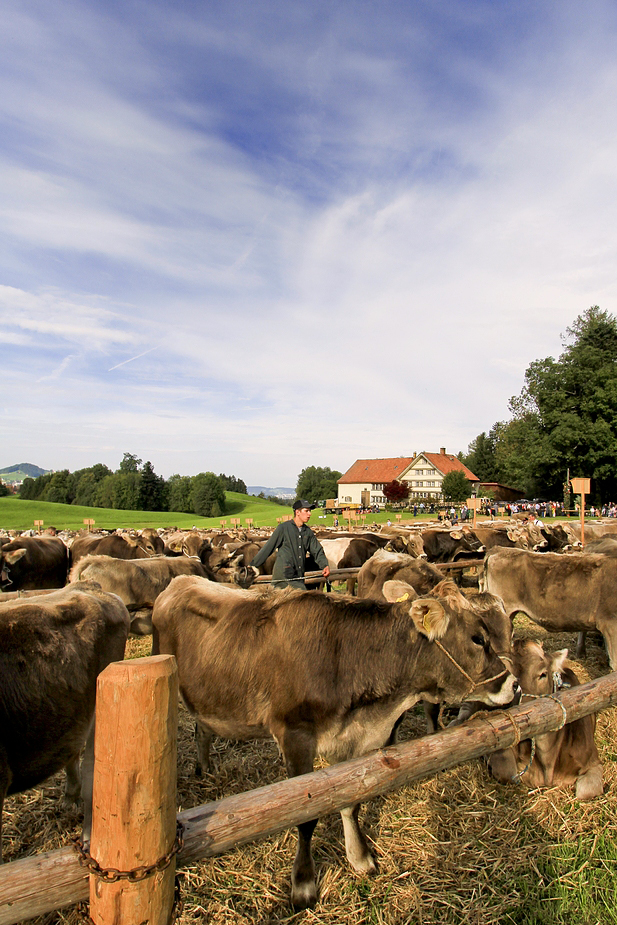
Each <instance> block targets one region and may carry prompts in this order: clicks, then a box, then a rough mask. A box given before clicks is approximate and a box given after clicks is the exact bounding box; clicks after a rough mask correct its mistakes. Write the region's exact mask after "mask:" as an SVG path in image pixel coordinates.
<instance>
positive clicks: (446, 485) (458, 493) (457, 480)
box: [441, 469, 476, 501]
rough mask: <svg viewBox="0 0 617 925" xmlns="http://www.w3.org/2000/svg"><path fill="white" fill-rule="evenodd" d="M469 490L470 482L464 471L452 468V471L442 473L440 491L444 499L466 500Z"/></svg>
mask: <svg viewBox="0 0 617 925" xmlns="http://www.w3.org/2000/svg"><path fill="white" fill-rule="evenodd" d="M475 474H476V473H474V475H475ZM469 490H470V484H469V482H468V480H467V479H466V478H465V473H464V472H461V470H460V469H453V470H452V472H448V473H447V474H446V475H444V477H443V482H442V483H441V493H442V494H443V496H444V499H445V500H446V501H466V500H467V498H468V497H469Z"/></svg>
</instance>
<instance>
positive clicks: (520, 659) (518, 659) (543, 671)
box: [514, 639, 570, 697]
mask: <svg viewBox="0 0 617 925" xmlns="http://www.w3.org/2000/svg"><path fill="white" fill-rule="evenodd" d="M567 657H568V650H567V649H559V650H558V651H557V652H552V653H551V654H548V655H547V654H546V653H545V651H544V649H543V648H542V645H541V643H539V642H534V641H533V640H531V639H517V640H516V642H515V644H514V671H515V673H516V675H517V677H518V679H519V681H520V683H521V687H522V689H523V693H524V694H533V695H534V696H536V697H547V696H549V695H550V694H553V693H554V692H555V691H556V690H559V688H560V687H562V686H563V677H562V676H563V675H564V673H566V672H568V673H570V672H569V670H568V669H566V667H565V663H566V659H567Z"/></svg>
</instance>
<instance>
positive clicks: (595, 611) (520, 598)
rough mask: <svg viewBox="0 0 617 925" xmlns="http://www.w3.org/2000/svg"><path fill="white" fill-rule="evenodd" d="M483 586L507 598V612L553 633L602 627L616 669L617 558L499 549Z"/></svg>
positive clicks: (487, 568) (488, 566) (489, 558)
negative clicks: (616, 605) (520, 614)
mask: <svg viewBox="0 0 617 925" xmlns="http://www.w3.org/2000/svg"><path fill="white" fill-rule="evenodd" d="M484 588H485V590H487V591H490V592H491V593H492V594H496V595H497V596H498V597H500V598H501V599H502V600H503V603H504V607H505V608H506V613H507V614H508V616H510V617H514V615H515V614H516V613H517V612H520V613H524V614H526V615H527V616H528V617H529V618H530V619H531V620H534V621H535V622H536V623H539V624H540V626H543V627H544V628H545V629H547V630H549V632H553V633H561V632H564V631H568V630H570V631H573V632H580V631H584V630H592V629H597V630H599V631H600V632H601V633H602V635H603V636H604V640H605V642H606V648H607V651H608V657H609V661H610V664H611V667H612V668H616V667H617V616H616V614H615V596H616V595H617V559H613V558H610V557H608V556H601V555H595V556H594V555H588V556H587V555H583V554H581V553H571V554H570V555H567V556H564V555H560V554H559V553H552V552H545V553H539V552H527V551H525V550H523V549H494V550H491V552H490V553H489V555H488V556H487V558H486V561H485V563H484Z"/></svg>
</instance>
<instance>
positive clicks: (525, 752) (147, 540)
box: [0, 522, 617, 907]
mask: <svg viewBox="0 0 617 925" xmlns="http://www.w3.org/2000/svg"><path fill="white" fill-rule="evenodd" d="M611 529H613V530H614V531H615V532H614V533H611ZM318 536H319V539H320V542H321V543H322V545H323V547H324V550H325V552H326V555H327V558H328V562H329V563H330V567H331V569H334V568H356V569H359V572H358V573H357V588H355V587H354V586H355V584H356V578H355V576H354V578H353V579H351V580H350V582H349V584H348V589H347V590H348V593H347V594H345V595H343V594H322V593H318V592H317V593H316V592H315V591H295V590H290V589H285V590H283V591H271V590H268V589H266V590H263V589H258V588H257V587H256V586H254V587H250V584H251V582H252V580H253V579H254V570H252V569H250V568H248V566H249V565H250V562H251V560H252V558H253V557H254V556H255V554H256V552H257V550H258V549H259V548H260V547H261V545H262V544H263V543H264V542H265V539H266V536H265V535H262V533H260V532H253V533H251V534H250V535H246V534H243V535H235V536H232V535H230V534H224V533H222V532H221V531H218V532H210V533H206V532H205V531H199V530H192V531H178V530H173V531H172V530H170V531H158V532H157V531H153V530H143V531H141V532H140V533H139V534H134V535H133V534H129V533H113V534H107V535H101V534H88V535H85V536H84V535H80V536H70V537H69V536H26V535H24V536H9V535H8V534H4V535H2V534H0V554H1V589H2V593H1V594H0V660H1V665H2V671H1V672H0V827H1V822H2V804H3V801H4V798H5V797H6V795H7V794H11V793H17V792H20V791H22V790H25V789H27V788H29V787H32V786H34V785H36V784H38V783H39V782H41V781H42V780H44V779H45V778H46V777H48V776H49V775H51V774H53V773H55V772H56V771H57V770H60V769H61V768H63V767H64V768H66V772H67V778H66V780H67V782H66V791H65V792H66V798H67V799H68V800H73V801H75V800H77V799H78V798H79V796H80V786H81V784H80V773H79V764H78V762H79V756H80V752H81V750H82V748H83V746H84V744H85V745H86V750H85V757H84V759H83V762H82V767H81V781H83V786H82V787H81V790H82V794H81V796H82V798H83V801H84V839H85V840H86V841H87V840H88V837H89V828H90V802H91V781H92V763H93V729H92V726H93V716H94V698H95V688H96V677H97V675H98V674H99V672H100V671H101V670H102V669H103V668H104V667H105V666H106V665H107V664H109V663H110V662H111V661H116V660H119V659H121V658H122V657H123V654H124V647H125V643H126V640H127V638H128V636H129V633H131V632H132V633H137V634H147V633H150V632H152V638H153V648H152V651H153V653H154V654H157V653H170V654H173V655H174V656H175V657H176V659H177V663H178V673H179V681H180V690H181V693H182V697H183V699H184V702H185V704H186V706H187V708H188V709H189V711H190V712H191V714H192V715H193V716H194V718H195V720H196V727H197V736H196V738H197V752H198V755H197V765H196V772H197V773H198V774H199V773H201V772H202V770H203V769H208V768H209V766H210V758H209V749H210V742H211V739H212V737H213V736H215V735H216V736H222V737H226V738H232V739H250V738H263V737H268V736H272V737H274V739H275V740H276V742H277V744H278V746H279V749H280V751H281V754H282V756H283V759H284V761H285V765H286V769H287V772H288V774H289V775H297V774H303V773H306V772H309V771H311V770H312V769H313V765H314V761H315V758H316V756H317V755H323V756H324V757H325V758H326V759H327V760H329V761H331V762H332V761H342V760H346V759H348V758H352V757H354V756H357V755H361V754H364V753H366V752H367V751H368V750H370V749H374V748H379V747H381V746H383V745H386V744H391V743H393V742H394V741H395V738H396V731H397V728H398V725H399V723H400V721H401V720H402V718H403V715H404V713H405V712H406V711H407V710H408V709H410V708H411V707H412V706H413V705H414V704H416V703H419V702H421V703H423V705H424V710H425V713H426V719H427V728H428V731H429V732H430V731H434V730H435V729H436V728H437V726H438V723H439V715H440V710H441V708H442V706H443V705H444V704H450V705H458V706H459V712H458V716H457V718H456V719H455V722H462V721H463V720H464V719H466V718H468V717H469V716H470V715H471V714H472V713H473V712H474V711H475V710H477V709H484V710H485V709H487V708H488V709H495V708H502V709H503V708H504V707H506V706H508V705H510V704H513V703H517V702H518V701H519V700H520V698H521V696H523V697H524V696H544V695H549V694H553V693H555V692H556V691H557V690H559V688H560V687H561V686H572V685H574V684H577V683H578V680H577V678H576V676H575V674H574V672H573V671H572V669H571V668H569V667H567V666H566V665H565V659H566V657H567V650H560V651H558V652H554V653H545V652H544V650H543V648H542V646H541V645H540V644H539V643H537V642H532V641H530V640H525V641H522V640H517V641H516V642H514V643H513V641H512V626H513V622H512V621H513V618H514V615H515V614H516V613H517V612H522V613H525V614H527V616H529V617H530V618H531V619H532V620H534V621H536V622H537V623H539V624H540V625H541V626H543V627H544V628H545V629H546V630H548V631H549V632H551V631H563V630H573V631H578V632H581V633H583V632H586V631H588V630H598V631H599V632H600V633H601V634H602V636H603V637H604V640H605V642H606V648H607V654H608V660H609V662H610V665H611V667H616V666H617V615H616V614H615V613H614V608H613V600H614V599H615V592H617V525H611V524H597V525H594V527H593V528H592V527H588V528H587V529H586V537H587V538H588V539H590V540H591V542H589V543H588V545H587V546H586V547H585V549H584V550H583V549H582V548H581V543H580V537H579V535H578V531H577V529H576V527H575V526H572V525H568V524H555V525H553V526H551V527H547V526H543V525H542V524H532V523H525V524H523V523H518V524H514V523H508V524H501V523H497V522H495V523H487V524H482V525H480V526H478V527H477V528H476V529H475V530H472V529H471V528H470V527H467V526H465V527H463V528H461V529H444V528H442V527H428V528H425V529H417V528H415V529H412V528H404V527H400V526H391V527H383V528H382V529H381V530H380V531H379V532H377V530H376V529H375V531H371V530H368V531H367V530H365V531H363V532H361V533H359V532H355V533H348V534H341V533H338V532H337V533H332V532H331V531H330V532H324V533H323V534H322V535H319V534H318ZM482 559H483V560H484V562H483V565H482V564H480V565H478V562H479V560H482ZM465 560H471V561H472V562H473V563H474V565H473V567H472V568H470V569H468V570H466V571H464V570H462V569H460V570H457V571H456V572H453V574H454V575H455V578H454V579H451V578H446V577H444V576H445V574H446V572H447V568H445V569H444V563H462V562H465ZM272 564H273V563H272V561H271V560H268V561H267V562H266V563H265V565H264V567H263V569H261V570H260V571H263V572H265V573H266V574H268V573H271V571H272ZM440 566H441V567H440ZM474 573H475V574H476V579H475V581H476V584H477V585H478V586H477V587H475V588H474V587H470V585H472V584H473V582H474V578H473V574H474ZM461 576H464V578H461ZM463 585H465V587H462V586H463ZM354 591H355V594H354V593H353V592H354ZM594 728H595V723H594V717H592V716H591V717H585V718H584V719H581V720H578V721H577V722H575V723H571V724H568V725H567V726H566V727H565V728H564V729H562V730H561V731H560V732H558V733H550V734H547V735H544V736H541V737H539V738H538V739H537V740H536V741H535V743H534V745H533V749H532V746H531V744H530V743H529V742H522V743H520V744H519V745H518V746H517V747H515V748H512V749H508V750H507V751H505V752H499V753H495V754H493V755H492V756H491V760H490V767H491V770H492V772H493V774H494V775H495V777H496V778H497V779H498V780H499V781H501V782H503V783H507V782H509V781H513V780H517V779H522V780H523V781H524V782H525V783H526V784H528V785H529V786H534V787H535V786H551V785H553V784H557V783H564V784H570V783H574V784H575V786H576V794H577V796H578V797H579V798H580V799H588V798H590V797H593V796H596V795H598V794H601V793H602V788H603V784H602V767H601V764H600V759H599V756H598V752H597V749H596V746H595V742H594ZM358 810H359V807H358V806H352V807H348V808H347V809H345V810H343V811H342V813H341V815H342V818H343V827H344V835H345V846H346V852H347V857H348V859H349V861H350V863H351V865H352V867H353V868H354V869H355V870H357V871H359V872H362V873H370V872H372V871H374V870H375V867H376V865H375V859H374V857H373V855H372V853H371V850H370V848H369V845H368V842H367V840H366V838H365V837H364V835H363V833H362V830H361V828H360V826H359V823H358ZM315 824H316V821H313V822H307V823H303V824H301V825H300V826H299V839H298V850H297V854H296V858H295V861H294V865H293V870H292V901H293V903H294V905H296V906H299V907H303V906H307V905H310V904H312V903H314V902H315V900H316V897H317V893H316V883H315V870H314V864H313V860H312V856H311V837H312V834H313V830H314V827H315ZM0 831H1V829H0ZM0 851H1V845H0ZM0 857H1V854H0Z"/></svg>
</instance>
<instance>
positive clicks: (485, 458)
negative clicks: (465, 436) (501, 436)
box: [461, 425, 498, 482]
mask: <svg viewBox="0 0 617 925" xmlns="http://www.w3.org/2000/svg"><path fill="white" fill-rule="evenodd" d="M496 426H497V425H493V427H492V428H491V430H490V433H489V434H488V436H487V434H486V432H485V431H482V433H481V434H478V436H477V437H476V438H475V440H472V442H471V443H470V444H469V446H468V448H467V455H466V456H463V457H462V460H461V461H462V462H464V463H465V465H466V466H467V468H468V469H471V471H472V472H473V474H474V475H477V476H478V478H479V479H480V481H481V482H496V481H498V470H497V452H496V445H497V433H496ZM461 455H462V454H461Z"/></svg>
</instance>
